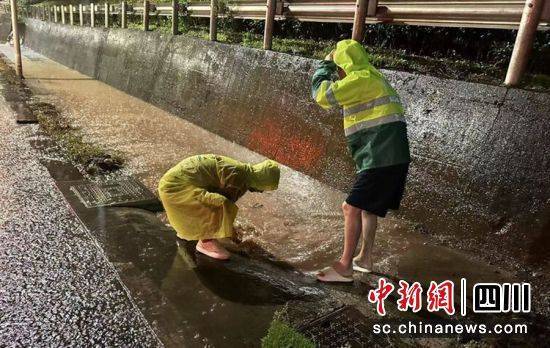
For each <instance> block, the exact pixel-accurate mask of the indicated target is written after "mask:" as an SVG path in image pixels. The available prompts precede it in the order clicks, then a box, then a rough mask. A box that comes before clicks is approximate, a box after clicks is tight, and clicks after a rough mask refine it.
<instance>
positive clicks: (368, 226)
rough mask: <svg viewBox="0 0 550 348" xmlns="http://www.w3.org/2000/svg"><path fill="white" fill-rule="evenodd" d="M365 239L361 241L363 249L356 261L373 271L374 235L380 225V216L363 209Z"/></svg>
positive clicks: (363, 235)
mask: <svg viewBox="0 0 550 348" xmlns="http://www.w3.org/2000/svg"><path fill="white" fill-rule="evenodd" d="M361 217H362V225H363V228H362V229H363V233H362V237H363V241H362V243H361V251H360V252H359V255H357V257H356V258H355V262H356V263H357V264H358V265H359V266H361V267H363V268H366V269H368V270H371V271H372V248H373V246H374V237H375V236H376V227H377V226H378V217H377V216H376V215H374V214H371V213H368V212H366V211H363V213H362V216H361Z"/></svg>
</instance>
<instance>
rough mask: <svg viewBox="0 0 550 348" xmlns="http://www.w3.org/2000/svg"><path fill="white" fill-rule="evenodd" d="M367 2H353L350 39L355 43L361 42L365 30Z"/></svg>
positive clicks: (363, 0) (359, 0) (360, 0)
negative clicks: (353, 13)
mask: <svg viewBox="0 0 550 348" xmlns="http://www.w3.org/2000/svg"><path fill="white" fill-rule="evenodd" d="M367 1H368V0H357V1H356V2H355V15H354V16H353V32H352V34H351V38H352V39H353V40H355V41H358V42H361V41H363V33H364V30H365V17H366V16H367V4H368V2H367Z"/></svg>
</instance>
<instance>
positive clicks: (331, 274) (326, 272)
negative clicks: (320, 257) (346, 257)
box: [317, 266, 353, 283]
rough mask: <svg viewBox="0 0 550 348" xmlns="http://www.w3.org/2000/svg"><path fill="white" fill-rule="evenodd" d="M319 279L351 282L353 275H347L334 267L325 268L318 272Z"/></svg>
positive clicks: (330, 281) (331, 281) (322, 280)
mask: <svg viewBox="0 0 550 348" xmlns="http://www.w3.org/2000/svg"><path fill="white" fill-rule="evenodd" d="M317 280H318V281H321V282H325V283H351V282H353V276H350V277H345V276H343V275H341V274H340V273H338V272H336V270H335V269H334V268H333V267H332V266H329V267H326V268H323V269H322V270H321V271H319V273H317Z"/></svg>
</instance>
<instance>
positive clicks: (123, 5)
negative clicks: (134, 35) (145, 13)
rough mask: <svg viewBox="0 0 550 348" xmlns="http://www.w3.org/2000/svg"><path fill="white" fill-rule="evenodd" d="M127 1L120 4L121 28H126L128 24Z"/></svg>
mask: <svg viewBox="0 0 550 348" xmlns="http://www.w3.org/2000/svg"><path fill="white" fill-rule="evenodd" d="M127 6H128V5H127V3H126V1H123V2H122V3H121V4H120V27H121V28H123V29H124V28H126V26H127V24H126V7H127Z"/></svg>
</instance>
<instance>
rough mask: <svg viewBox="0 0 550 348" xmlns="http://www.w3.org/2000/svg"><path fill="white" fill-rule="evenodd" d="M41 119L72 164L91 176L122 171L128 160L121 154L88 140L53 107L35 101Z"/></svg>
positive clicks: (42, 126) (32, 107)
mask: <svg viewBox="0 0 550 348" xmlns="http://www.w3.org/2000/svg"><path fill="white" fill-rule="evenodd" d="M29 106H30V108H31V109H32V110H33V112H34V113H35V114H36V115H37V118H38V122H39V123H40V127H41V129H42V130H43V131H44V132H45V133H46V134H47V135H48V136H50V137H51V138H52V139H53V140H54V141H55V142H56V143H57V144H58V145H59V146H60V147H61V149H62V151H63V152H64V155H66V156H67V157H68V158H69V160H71V162H73V163H74V164H75V165H77V166H78V167H79V169H81V170H82V171H84V172H86V173H88V174H89V175H99V174H107V173H111V172H114V171H117V170H119V169H121V168H122V166H123V164H124V160H123V159H122V156H121V155H120V154H118V153H114V154H111V153H108V152H107V151H106V150H105V149H104V148H102V147H100V146H98V145H96V144H92V143H89V142H87V141H85V140H84V136H83V135H82V134H81V132H80V130H79V129H78V128H76V127H74V126H72V125H71V123H70V121H69V120H68V119H67V118H65V117H64V116H62V115H61V113H60V112H59V111H58V110H57V109H56V107H55V106H54V105H52V104H50V103H45V102H41V101H34V102H33V103H31V104H29Z"/></svg>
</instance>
